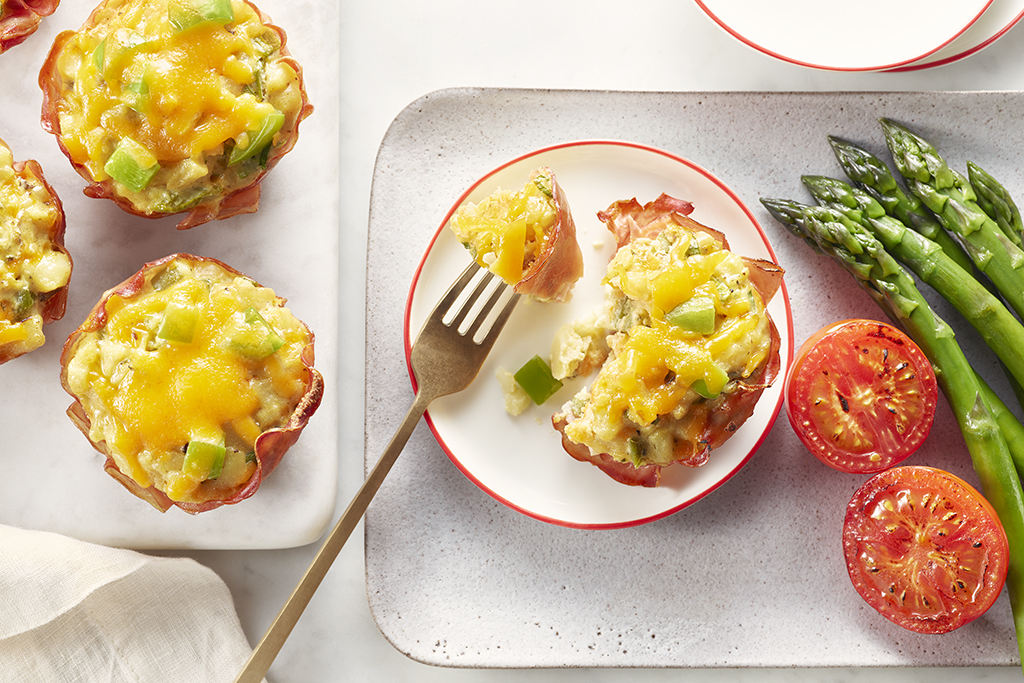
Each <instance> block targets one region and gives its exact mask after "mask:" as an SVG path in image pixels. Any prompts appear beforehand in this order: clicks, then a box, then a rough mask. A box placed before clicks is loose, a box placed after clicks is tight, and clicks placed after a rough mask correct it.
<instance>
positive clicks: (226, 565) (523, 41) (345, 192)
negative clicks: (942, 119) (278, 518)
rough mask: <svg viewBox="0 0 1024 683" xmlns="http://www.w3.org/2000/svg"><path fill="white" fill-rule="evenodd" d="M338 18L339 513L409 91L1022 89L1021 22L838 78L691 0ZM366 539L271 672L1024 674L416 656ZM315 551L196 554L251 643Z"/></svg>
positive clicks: (379, 8) (350, 5)
mask: <svg viewBox="0 0 1024 683" xmlns="http://www.w3.org/2000/svg"><path fill="white" fill-rule="evenodd" d="M322 1H325V2H327V1H331V0H322ZM301 4H302V3H299V5H301ZM340 15H341V25H340V26H339V28H338V39H339V41H340V45H341V73H340V79H341V92H342V95H341V117H340V121H339V126H340V149H339V154H340V155H341V175H340V182H341V197H342V201H341V226H342V240H341V241H342V245H343V246H342V256H341V258H342V264H341V283H340V285H341V293H342V295H341V297H340V310H339V315H340V320H341V321H342V324H341V328H342V334H343V335H344V338H343V339H342V340H341V343H342V346H341V353H340V361H339V369H338V377H337V382H338V386H339V392H338V393H339V400H338V403H339V416H338V435H339V437H338V438H339V440H340V448H339V450H340V453H341V462H340V472H339V497H338V511H337V512H336V515H335V517H337V515H338V514H340V510H342V509H343V508H344V506H345V505H346V504H347V501H348V500H349V499H350V498H351V496H352V495H353V494H354V493H355V491H356V489H357V487H358V484H359V482H360V481H361V478H362V474H363V423H364V398H363V372H364V371H363V360H364V334H363V320H364V275H365V246H366V226H367V213H368V203H369V194H370V183H371V178H372V173H373V165H374V159H375V155H376V153H377V149H378V146H379V144H380V141H381V139H382V137H383V136H384V134H385V132H386V130H387V128H388V126H389V124H390V123H391V121H392V120H393V118H394V117H395V116H396V115H397V114H398V113H399V112H400V111H401V110H402V109H403V108H404V107H405V106H406V105H408V104H409V103H410V102H412V101H413V100H415V99H417V98H419V97H421V96H422V95H424V94H427V93H430V92H432V91H435V90H439V89H443V88H449V87H460V86H487V87H524V88H557V89H563V88H572V89H577V88H584V89H610V90H657V91H689V90H772V91H790V90H792V91H802V90H833V91H834V90H887V91H890V90H1015V89H1024V66H1020V58H1019V55H1020V53H1019V52H1018V50H1019V49H1020V47H1021V44H1022V41H1024V28H1020V27H1017V28H1016V29H1014V30H1013V31H1011V32H1010V33H1009V34H1008V35H1007V36H1005V37H1003V39H1002V40H1001V41H999V42H998V43H996V44H995V45H993V46H991V47H989V48H988V49H986V50H985V51H983V52H981V53H980V54H977V55H974V56H973V57H971V58H969V59H967V60H965V61H962V62H959V63H956V64H952V65H949V66H946V67H942V68H938V69H933V70H929V71H924V72H920V73H904V74H864V73H853V74H841V73H827V72H818V71H812V70H808V69H805V68H802V67H796V66H792V65H788V64H784V63H781V62H777V61H774V60H772V59H771V58H769V57H766V56H764V55H762V54H759V53H757V52H755V51H753V50H752V49H750V48H747V47H745V46H744V45H742V44H740V43H738V42H737V41H735V40H734V39H733V38H731V37H729V36H728V35H726V34H725V33H724V32H723V31H722V30H721V29H719V28H718V27H717V26H716V25H714V24H713V23H712V22H711V21H710V20H709V19H708V18H707V17H706V16H705V15H704V14H703V13H702V12H701V11H700V9H699V8H698V7H697V5H696V4H695V3H694V2H692V1H691V0H674V1H672V2H670V1H668V0H660V1H659V0H633V1H632V2H629V3H622V2H615V1H613V0H549V1H548V2H536V1H535V0H525V1H520V2H515V3H512V2H507V1H506V0H491V1H490V2H478V1H471V0H431V1H430V2H420V1H413V0H374V1H373V2H362V1H361V2H353V1H352V0H343V1H342V3H341V12H340ZM397 313H398V312H396V314H397ZM385 485H386V483H385ZM361 540H362V538H361V529H358V528H357V530H356V532H355V534H354V535H353V537H352V540H351V541H350V543H349V545H348V547H346V548H345V549H344V550H343V552H342V554H341V556H340V558H339V559H338V562H337V563H336V565H335V567H334V568H333V569H332V571H331V573H329V574H328V576H327V578H326V579H325V581H324V583H323V585H322V586H321V588H320V590H319V592H318V594H317V595H316V596H315V598H314V600H313V602H312V604H311V605H310V606H309V608H308V609H307V611H306V613H305V614H304V615H303V617H302V619H301V620H300V621H299V623H298V625H297V626H296V628H295V630H294V631H293V633H292V636H291V638H290V640H289V642H288V643H287V644H286V645H285V647H284V649H283V651H282V652H281V654H280V655H279V657H278V659H277V662H276V663H275V665H274V666H273V668H272V669H271V673H270V676H269V680H270V681H272V683H300V682H303V683H304V682H317V683H320V682H325V683H329V682H332V681H368V680H387V681H469V680H471V681H485V682H486V681H522V682H524V683H538V682H542V681H543V682H547V681H559V682H561V681H583V680H586V681H627V680H628V681H669V680H678V679H679V678H680V677H683V678H685V679H686V680H690V681H702V682H703V681H726V680H728V681H733V680H740V681H746V680H749V681H753V680H758V681H822V680H828V681H844V682H845V681H859V680H872V681H876V682H878V681H917V680H920V681H924V680H933V679H934V677H935V676H936V675H941V677H942V678H941V679H942V680H946V681H966V680H972V681H973V680H979V681H981V680H987V681H1010V680H1020V678H1021V673H1020V670H1019V669H1016V668H1013V667H1011V668H995V669H981V670H978V669H963V668H956V669H950V670H945V669H943V670H939V671H937V670H933V669H882V670H847V669H829V670H825V671H822V670H807V669H780V670H764V669H746V670H722V669H714V670H687V671H685V672H681V671H671V670H651V669H645V670H639V671H637V670H618V669H611V670H608V669H595V670H580V669H566V670H529V671H521V670H467V669H446V668H435V667H431V666H427V665H423V664H420V663H417V662H414V661H412V660H410V659H408V658H406V657H405V656H403V655H402V654H400V653H399V652H397V651H396V650H395V649H393V648H392V647H391V645H389V643H388V642H387V641H386V640H385V639H384V638H383V637H382V636H381V634H380V632H379V631H378V629H377V627H376V625H375V624H374V621H373V619H372V616H371V614H370V612H369V609H368V607H367V599H366V592H365V582H364V562H363V552H362V548H361ZM315 551H316V546H315V545H311V546H306V547H300V548H295V549H288V550H272V551H199V552H191V553H187V554H188V555H190V556H192V557H195V558H196V559H198V560H199V561H200V562H202V563H204V564H206V565H208V566H210V567H211V568H213V569H214V570H215V571H217V572H218V573H219V574H220V575H221V576H222V577H223V578H224V580H225V581H226V582H227V583H228V585H229V587H230V589H231V591H232V593H233V595H234V597H235V601H236V604H237V608H238V612H239V616H240V618H241V621H242V625H243V627H244V629H245V631H246V633H247V634H248V636H249V638H250V640H251V641H252V642H254V643H255V642H256V641H257V640H258V639H259V637H260V636H261V635H262V633H263V630H264V629H265V628H266V627H267V626H268V625H269V624H270V622H271V621H272V619H273V617H274V615H275V614H276V612H277V610H278V609H279V607H280V605H281V603H282V602H283V601H284V600H285V599H286V597H287V596H288V594H289V593H290V591H291V589H292V587H293V585H294V583H295V582H296V581H297V580H298V579H299V577H300V576H301V574H302V573H303V571H304V569H305V567H306V565H307V564H308V562H309V561H310V560H311V559H312V557H313V555H314V553H315ZM168 554H170V553H168ZM175 554H177V553H175Z"/></svg>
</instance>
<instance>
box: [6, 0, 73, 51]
mask: <svg viewBox="0 0 1024 683" xmlns="http://www.w3.org/2000/svg"><path fill="white" fill-rule="evenodd" d="M58 4H60V0H0V52H4V51H6V50H8V49H10V48H12V47H14V46H15V45H18V44H19V43H22V42H24V41H25V39H26V38H28V37H29V36H30V35H32V34H33V33H35V32H36V29H38V28H39V22H40V21H42V19H43V17H48V16H50V15H51V14H53V13H54V11H55V10H56V9H57V5H58Z"/></svg>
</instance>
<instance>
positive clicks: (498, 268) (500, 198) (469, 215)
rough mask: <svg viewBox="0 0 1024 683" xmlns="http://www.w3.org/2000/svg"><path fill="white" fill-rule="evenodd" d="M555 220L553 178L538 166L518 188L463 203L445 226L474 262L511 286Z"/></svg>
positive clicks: (540, 245) (529, 262)
mask: <svg viewBox="0 0 1024 683" xmlns="http://www.w3.org/2000/svg"><path fill="white" fill-rule="evenodd" d="M557 220H558V209H557V208H556V206H555V200H554V192H553V189H552V179H551V176H550V175H549V174H548V173H546V172H544V171H543V169H541V170H538V171H535V172H534V173H533V174H532V175H531V177H530V179H529V180H527V182H526V185H525V186H524V187H523V189H522V190H519V191H512V190H502V189H498V190H497V191H495V192H494V193H492V194H491V195H489V196H487V197H485V198H484V199H483V200H482V201H480V202H479V203H476V204H473V203H467V204H463V205H462V206H460V207H459V208H458V210H457V211H456V212H455V214H454V215H453V216H452V218H451V221H449V225H450V227H451V229H452V230H453V231H454V232H455V235H456V236H457V237H458V239H459V241H460V242H462V244H463V246H465V247H466V248H467V249H469V251H470V253H471V254H472V255H473V258H474V259H475V260H476V262H477V263H479V264H480V265H481V266H482V267H484V268H487V269H489V270H490V271H491V272H493V273H494V274H495V275H497V276H498V277H500V278H501V279H502V280H504V281H505V282H507V283H508V284H510V285H515V284H516V283H518V282H519V281H520V280H522V279H523V274H524V273H525V271H526V269H527V268H529V267H530V264H531V263H533V262H534V260H535V259H536V258H537V255H538V254H540V253H541V252H542V251H543V250H544V247H545V245H546V244H547V242H548V239H549V234H548V230H549V229H550V228H551V226H553V225H554V224H555V222H556V221H557Z"/></svg>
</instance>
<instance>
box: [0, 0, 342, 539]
mask: <svg viewBox="0 0 1024 683" xmlns="http://www.w3.org/2000/svg"><path fill="white" fill-rule="evenodd" d="M94 6H95V3H94V2H92V1H91V0H64V1H63V2H61V3H60V6H59V7H58V9H57V11H56V13H55V14H53V15H52V16H51V17H48V18H46V19H44V20H43V22H42V24H41V26H40V28H39V30H38V31H37V32H36V33H35V34H34V35H32V36H31V37H29V39H28V40H26V41H25V42H24V43H22V44H21V45H18V46H16V47H14V48H13V49H11V50H9V51H7V52H5V53H4V54H2V55H0V138H3V139H4V140H5V141H6V142H7V143H8V145H9V146H10V147H11V148H12V149H13V151H14V155H15V159H19V160H20V159H25V158H33V159H36V160H38V161H39V162H40V164H41V165H42V167H43V171H44V173H45V174H46V177H47V179H48V180H49V181H50V183H51V185H53V187H54V189H55V191H56V192H57V194H58V195H59V196H60V198H61V200H62V202H63V203H64V208H65V211H66V213H67V233H66V241H67V246H68V249H69V250H70V251H71V255H72V258H73V259H74V272H73V274H72V280H71V290H70V296H69V299H68V307H67V312H66V314H65V316H64V318H63V319H62V320H61V321H59V322H56V323H53V324H52V325H49V326H47V328H46V330H45V332H46V337H47V342H46V344H45V345H44V346H43V347H42V348H41V349H38V350H37V351H34V352H33V353H31V354H28V355H26V356H23V357H21V358H18V359H16V360H14V361H12V362H9V363H6V364H4V365H3V366H0V387H2V391H0V434H3V437H2V439H0V462H2V465H0V467H2V470H3V473H2V475H0V523H3V524H9V525H12V526H19V527H24V528H30V529H43V530H49V531H56V532H60V533H65V534H68V535H71V536H74V537H76V538H80V539H83V540H87V541H93V542H98V543H105V544H109V545H118V546H127V547H133V548H279V547H291V546H296V545H301V544H305V543H309V542H311V541H313V540H315V539H316V538H318V537H319V535H320V534H321V532H322V531H323V529H324V528H325V526H326V525H327V524H328V523H329V521H330V518H331V516H332V515H333V513H334V503H335V499H336V493H337V471H338V448H337V431H336V430H337V419H336V416H335V411H336V410H337V408H336V406H337V398H336V394H337V391H336V389H337V387H336V375H337V371H336V367H337V331H338V315H337V310H338V307H337V301H338V244H339V225H338V201H339V199H338V166H339V159H338V155H337V151H336V150H337V149H338V100H339V92H338V80H337V72H338V45H337V38H336V33H335V31H336V27H337V20H338V11H339V10H338V7H337V6H336V5H335V4H333V3H291V2H287V1H285V0H264V1H261V2H259V7H260V8H261V9H262V10H263V11H264V12H265V13H267V14H268V15H269V16H270V17H271V19H272V20H273V21H274V23H276V24H278V25H280V26H281V27H282V28H284V30H285V31H286V33H287V35H288V47H289V49H290V50H291V52H292V54H293V55H294V56H295V58H296V59H297V60H298V61H299V62H300V64H302V65H303V67H304V76H305V79H306V84H307V90H308V92H309V97H310V100H311V102H312V103H313V105H314V112H313V114H312V116H311V117H310V118H308V119H306V120H305V121H304V122H303V123H302V125H301V126H300V135H299V141H298V143H297V145H296V147H295V148H294V149H293V150H292V151H291V152H290V153H289V154H288V155H287V156H286V157H285V158H284V159H283V160H282V161H281V162H280V163H279V164H278V165H277V166H276V167H275V168H274V170H273V171H272V172H271V173H270V174H269V175H268V176H267V178H266V179H265V180H264V182H263V195H262V201H261V208H260V210H259V211H258V212H257V213H255V214H250V215H246V216H239V217H235V218H231V219H227V220H224V221H217V222H214V223H208V224H206V225H202V226H199V227H197V228H194V229H192V230H189V231H178V230H176V229H175V224H176V222H177V221H176V220H175V219H174V218H169V219H163V220H158V221H152V220H147V219H142V218H136V217H132V216H129V215H128V214H126V213H124V212H122V211H121V210H120V209H118V208H116V207H115V206H114V205H113V203H111V202H108V201H100V200H95V199H89V198H87V197H85V196H84V195H83V194H82V188H83V187H84V181H83V180H82V179H81V178H80V177H79V176H78V175H77V174H76V173H75V172H74V171H73V170H72V169H71V166H70V164H69V163H68V161H67V159H66V158H65V157H64V156H63V155H62V154H61V152H60V150H59V149H58V147H57V142H56V140H55V139H54V137H53V136H52V135H49V134H48V133H45V132H44V131H43V130H42V128H41V126H40V123H39V117H40V107H41V103H42V93H41V91H40V89H39V87H38V85H37V84H36V81H37V79H38V75H39V68H40V66H41V65H42V62H43V59H44V57H45V55H46V53H47V51H48V50H49V47H50V45H51V44H52V42H53V38H54V36H56V35H57V33H59V32H60V31H64V30H77V29H78V28H79V27H80V26H81V25H82V22H83V21H85V19H86V17H87V16H88V14H89V12H90V11H91V10H92V9H93V7H94ZM175 252H189V253H194V254H199V255H204V256H212V257H215V258H218V259H220V260H222V261H224V262H225V263H228V264H229V265H231V266H234V267H235V268H237V269H238V270H241V271H242V272H244V273H246V274H247V275H249V276H250V277H252V278H254V279H256V280H257V281H259V282H260V283H262V284H263V285H265V286H268V287H271V288H272V289H274V290H275V291H276V292H277V293H278V294H279V295H281V296H283V297H285V298H286V299H288V306H289V307H290V308H291V309H292V311H293V312H294V313H295V314H296V315H297V316H298V317H299V318H300V319H302V320H303V321H304V322H306V323H307V324H308V325H309V326H310V328H311V329H312V330H313V332H314V334H315V335H316V366H317V368H318V369H319V370H320V372H321V373H322V374H323V375H324V378H325V383H326V391H325V395H324V400H323V403H322V404H321V406H320V408H319V410H318V412H317V414H316V415H314V416H313V418H312V420H311V421H310V423H309V425H308V427H307V429H306V430H305V431H304V432H303V434H302V437H301V438H300V439H299V442H298V443H297V444H296V445H295V447H293V448H292V449H291V450H290V451H289V453H288V454H287V455H286V456H285V458H284V460H283V461H282V464H281V465H280V466H279V467H278V469H277V470H275V471H274V472H273V473H272V474H271V476H270V477H268V478H267V480H266V481H265V482H264V483H263V485H262V486H261V488H260V490H259V491H258V492H257V493H256V495H254V496H253V497H252V498H250V499H248V500H246V501H243V502H242V503H240V504H238V505H234V506H229V507H224V508H219V509H217V510H213V511H210V512H206V513H203V514H201V515H198V516H191V515H187V514H185V513H183V512H181V511H180V510H178V509H176V508H175V509H172V510H169V511H168V512H166V513H164V514H161V513H160V512H158V511H157V510H155V509H154V508H153V507H152V506H150V505H149V504H148V503H145V502H143V501H141V500H139V499H137V498H135V497H134V496H132V495H131V494H129V493H128V492H127V491H125V490H124V489H123V488H122V487H121V486H120V484H117V483H116V482H115V481H114V480H113V479H112V478H111V477H109V476H108V475H106V474H105V473H104V472H103V468H102V465H103V458H102V456H100V454H99V453H97V452H96V451H94V450H93V449H92V447H91V446H90V445H89V443H88V441H87V440H86V439H85V437H84V436H83V435H82V434H81V433H80V432H79V431H78V430H77V428H75V427H74V425H72V423H71V421H70V420H69V419H68V417H67V416H66V415H65V413H64V411H65V410H66V409H67V407H68V405H69V404H70V402H71V399H70V397H69V396H68V395H67V394H66V393H65V392H64V391H63V389H62V388H61V386H60V381H59V362H58V359H59V356H60V349H61V346H62V345H63V343H64V340H65V339H67V336H68V335H69V334H70V333H71V332H72V331H73V330H74V329H75V328H76V327H77V326H78V325H79V324H81V322H82V321H83V320H84V319H85V316H86V315H87V313H88V312H89V310H90V309H91V308H92V306H93V305H94V304H95V302H96V300H97V299H98V298H99V296H100V295H101V294H102V293H103V291H104V290H106V289H107V288H109V287H112V286H114V285H116V284H117V283H119V282H121V281H122V280H123V279H125V278H126V277H128V276H129V275H131V274H132V273H134V272H135V271H137V270H138V269H139V268H140V267H141V266H142V265H143V264H144V263H146V262H147V261H151V260H154V259H157V258H160V257H163V256H166V255H168V254H171V253H175Z"/></svg>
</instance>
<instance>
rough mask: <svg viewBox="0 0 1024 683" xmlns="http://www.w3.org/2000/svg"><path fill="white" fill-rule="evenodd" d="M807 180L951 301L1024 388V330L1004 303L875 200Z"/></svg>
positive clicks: (825, 181) (837, 183)
mask: <svg viewBox="0 0 1024 683" xmlns="http://www.w3.org/2000/svg"><path fill="white" fill-rule="evenodd" d="M802 180H803V183H804V185H806V186H807V188H808V189H809V190H810V191H811V194H812V195H813V196H814V198H815V199H816V200H817V201H818V202H820V203H822V204H823V205H825V206H829V207H831V208H833V209H835V210H837V211H839V212H841V213H842V214H843V215H844V216H846V218H848V219H850V220H851V221H853V222H854V223H856V224H858V225H857V227H858V228H859V229H861V230H867V231H868V232H870V233H871V234H872V235H873V236H874V237H875V238H876V239H877V240H878V241H879V242H881V243H882V245H883V247H884V248H885V250H886V251H887V252H888V253H889V254H891V255H892V256H893V257H894V258H895V259H896V260H897V261H899V262H900V263H902V264H903V265H904V266H906V267H907V268H909V269H910V270H911V271H912V272H913V273H914V274H915V275H917V277H919V278H920V279H921V281H923V282H925V283H927V284H928V285H930V286H931V287H932V288H933V289H935V291H937V292H938V293H939V294H941V295H942V296H943V297H944V298H945V299H946V300H947V301H949V302H950V303H951V304H952V305H953V307H954V308H956V310H957V311H959V312H960V314H961V315H963V316H964V318H965V319H966V320H967V322H969V323H970V324H971V325H972V326H973V327H974V328H975V329H976V330H977V331H978V333H979V334H980V335H981V337H982V339H984V340H985V343H986V344H988V346H989V348H991V349H992V350H993V351H994V352H995V353H996V355H997V356H999V359H1000V360H1001V361H1002V362H1003V363H1004V365H1005V367H1006V369H1007V370H1008V372H1009V373H1010V374H1011V375H1012V376H1013V377H1014V378H1015V379H1016V380H1017V381H1018V382H1019V383H1020V384H1022V385H1024V326H1022V325H1021V323H1020V321H1019V320H1017V318H1016V317H1015V316H1014V315H1013V313H1011V312H1010V311H1009V310H1008V309H1007V308H1006V306H1005V305H1003V302H1002V301H1000V300H999V299H998V298H997V297H996V296H994V295H993V294H992V293H991V292H989V291H988V290H987V289H986V288H985V287H983V286H982V285H981V283H979V282H978V281H977V280H976V279H974V277H973V276H972V275H971V273H970V272H968V271H966V270H964V269H963V268H961V267H960V266H959V265H958V264H957V263H956V262H955V261H953V259H951V258H950V257H949V256H948V255H947V254H946V253H945V252H944V251H943V250H942V249H940V248H939V246H938V245H937V244H935V242H932V241H931V240H929V239H928V238H927V237H925V236H924V235H921V234H919V233H917V232H915V231H913V230H908V229H907V227H906V226H905V225H904V224H903V223H901V222H900V221H898V220H897V219H895V218H893V217H892V216H889V215H888V214H886V213H885V209H883V208H882V206H881V205H880V204H879V203H878V202H877V201H875V199H874V198H873V197H871V196H870V195H868V194H866V193H865V192H861V191H859V190H857V189H856V188H854V187H852V186H851V185H849V184H848V183H845V182H843V181H842V180H837V179H834V178H828V177H825V176H813V175H807V176H803V178H802Z"/></svg>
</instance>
